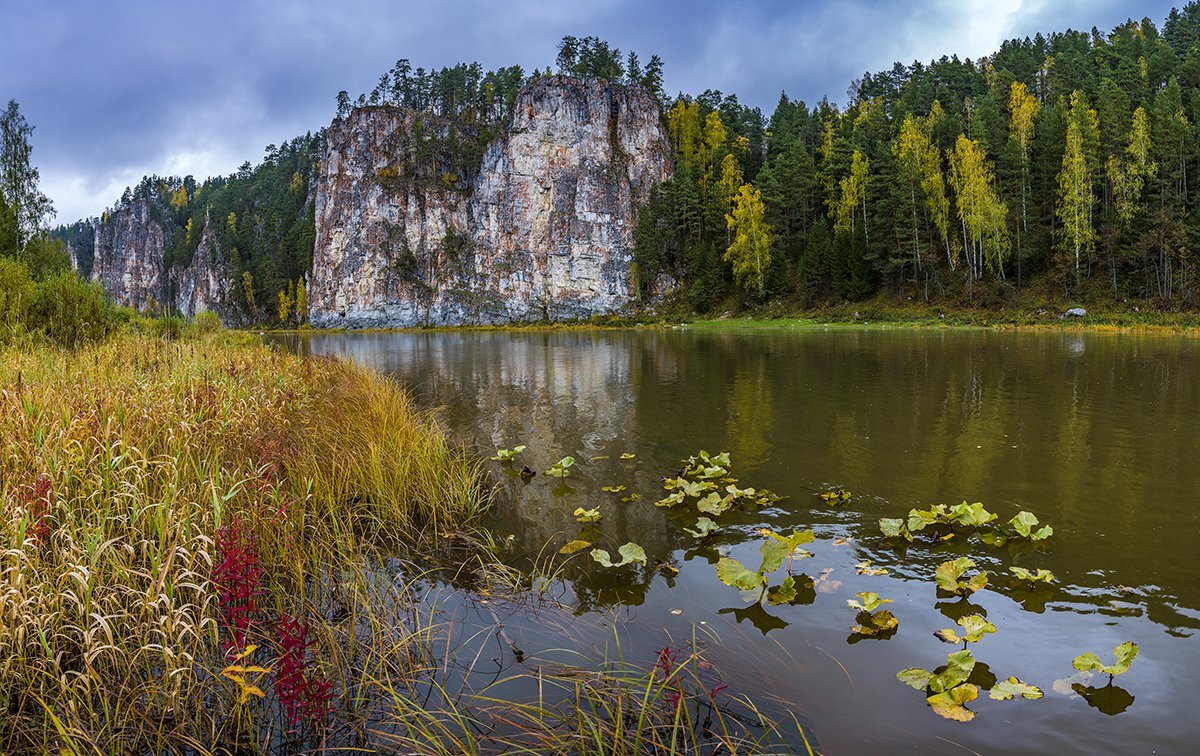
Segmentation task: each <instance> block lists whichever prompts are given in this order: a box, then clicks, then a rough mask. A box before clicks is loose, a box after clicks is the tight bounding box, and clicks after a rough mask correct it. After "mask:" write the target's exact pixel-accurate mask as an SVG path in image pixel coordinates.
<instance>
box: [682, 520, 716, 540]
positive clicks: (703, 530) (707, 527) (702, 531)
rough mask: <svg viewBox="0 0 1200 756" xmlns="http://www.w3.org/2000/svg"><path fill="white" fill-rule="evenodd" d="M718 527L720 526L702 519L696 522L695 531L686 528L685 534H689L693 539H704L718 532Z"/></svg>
mask: <svg viewBox="0 0 1200 756" xmlns="http://www.w3.org/2000/svg"><path fill="white" fill-rule="evenodd" d="M718 527H719V526H718V525H717V523H715V522H713V521H712V520H710V519H709V518H707V517H701V518H700V519H699V520H696V529H695V530H692V529H690V528H684V529H683V532H685V533H687V534H688V535H690V536H691V537H692V538H704V537H706V536H707V535H708V534H709V533H712V532H713V531H714V530H716V529H717V528H718Z"/></svg>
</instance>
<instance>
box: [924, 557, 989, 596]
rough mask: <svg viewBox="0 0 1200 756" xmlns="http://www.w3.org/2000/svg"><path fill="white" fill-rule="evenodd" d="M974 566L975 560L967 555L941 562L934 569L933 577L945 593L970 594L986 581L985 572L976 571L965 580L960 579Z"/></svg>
mask: <svg viewBox="0 0 1200 756" xmlns="http://www.w3.org/2000/svg"><path fill="white" fill-rule="evenodd" d="M974 566H975V562H974V561H973V560H972V559H970V558H968V557H959V558H958V559H953V560H950V561H948V562H942V563H941V564H940V565H938V567H937V569H936V570H934V574H933V579H934V580H935V581H936V582H937V586H938V588H940V589H941V590H943V591H946V592H947V593H958V594H971V593H974V592H975V591H977V590H979V589H980V588H983V587H984V586H985V585H987V582H988V579H987V573H986V572H979V573H976V574H975V575H973V576H972V577H971V578H970V579H968V580H966V581H963V580H961V578H962V576H963V575H964V574H966V572H967V570H969V569H971V568H972V567H974Z"/></svg>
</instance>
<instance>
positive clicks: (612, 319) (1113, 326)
mask: <svg viewBox="0 0 1200 756" xmlns="http://www.w3.org/2000/svg"><path fill="white" fill-rule="evenodd" d="M847 309H848V308H831V309H821V310H804V311H797V312H795V313H779V314H776V313H746V314H726V315H722V316H717V317H712V316H704V317H702V316H698V315H689V316H687V317H667V316H665V315H663V314H659V313H646V314H644V315H643V316H642V317H636V316H632V315H630V316H624V315H620V316H618V315H598V316H595V317H593V318H589V319H587V320H570V321H557V322H545V321H540V322H538V321H533V322H513V323H501V324H476V325H441V326H396V327H377V328H309V327H302V328H274V329H258V328H245V329H243V330H245V331H247V332H256V333H259V334H263V335H273V336H279V335H314V334H350V333H363V334H369V333H454V332H466V331H483V332H504V331H510V332H530V333H536V332H544V331H626V330H679V329H695V330H705V331H719V330H731V331H732V330H747V331H749V330H796V331H816V330H826V329H829V328H837V329H868V330H889V329H896V330H900V329H908V330H992V331H1007V332H1045V331H1061V332H1066V333H1141V334H1160V335H1187V336H1200V313H1190V312H1189V313H1162V312H1145V313H1142V312H1118V313H1113V312H1102V313H1098V314H1091V313H1089V314H1088V315H1086V316H1083V317H1080V318H1066V317H1060V316H1059V315H1051V314H1049V313H1046V314H1041V315H1039V314H1030V313H1025V312H1005V311H999V312H997V311H986V310H972V311H965V312H956V313H936V314H934V313H928V312H913V311H911V310H905V309H885V308H874V307H862V308H859V309H858V310H851V311H849V312H847V311H846V310H847Z"/></svg>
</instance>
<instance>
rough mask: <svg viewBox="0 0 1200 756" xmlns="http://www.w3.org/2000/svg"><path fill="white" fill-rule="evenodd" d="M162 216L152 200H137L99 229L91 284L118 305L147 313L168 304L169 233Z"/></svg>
mask: <svg viewBox="0 0 1200 756" xmlns="http://www.w3.org/2000/svg"><path fill="white" fill-rule="evenodd" d="M160 212H161V211H160V209H159V208H158V207H156V206H155V204H154V203H153V202H152V201H151V200H148V199H137V200H134V201H133V202H131V203H129V204H128V205H127V206H125V207H121V208H119V209H117V210H115V211H113V212H112V213H109V214H107V217H106V218H105V219H104V220H103V221H101V222H100V223H99V225H98V226H97V227H96V235H95V248H94V252H93V256H92V273H91V280H93V281H98V282H99V283H100V285H101V286H103V287H104V290H105V291H106V292H108V295H109V296H110V297H112V298H113V300H114V301H115V302H116V303H117V304H120V305H124V306H126V307H133V308H134V309H137V310H147V309H154V308H157V307H158V306H159V305H161V304H163V303H165V302H166V300H167V290H166V286H165V284H166V276H165V270H164V267H163V252H164V251H165V250H166V246H167V238H168V233H167V229H166V227H165V226H164V224H163V223H162V221H161V220H160V217H159V216H160ZM74 257H78V255H75V256H74Z"/></svg>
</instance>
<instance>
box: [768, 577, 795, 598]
mask: <svg viewBox="0 0 1200 756" xmlns="http://www.w3.org/2000/svg"><path fill="white" fill-rule="evenodd" d="M795 599H796V579H795V578H793V577H792V576H791V575H788V576H787V577H785V578H784V579H783V582H782V583H780V584H779V585H777V586H775V587H774V588H770V589H768V590H767V602H768V603H770V604H772V605H775V604H790V603H791V602H792V601H794V600H795Z"/></svg>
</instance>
